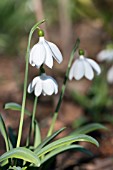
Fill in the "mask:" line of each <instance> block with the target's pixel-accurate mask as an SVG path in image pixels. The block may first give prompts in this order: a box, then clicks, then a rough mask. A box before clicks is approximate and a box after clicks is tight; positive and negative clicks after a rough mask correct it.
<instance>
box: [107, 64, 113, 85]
mask: <svg viewBox="0 0 113 170" xmlns="http://www.w3.org/2000/svg"><path fill="white" fill-rule="evenodd" d="M107 80H108V83H113V66H112V67H111V68H110V69H109V71H108V73H107Z"/></svg>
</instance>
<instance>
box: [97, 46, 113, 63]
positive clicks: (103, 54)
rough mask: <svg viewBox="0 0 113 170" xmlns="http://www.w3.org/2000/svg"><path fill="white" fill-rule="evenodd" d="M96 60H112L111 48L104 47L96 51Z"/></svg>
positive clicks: (112, 51) (112, 52)
mask: <svg viewBox="0 0 113 170" xmlns="http://www.w3.org/2000/svg"><path fill="white" fill-rule="evenodd" d="M97 59H98V61H105V60H107V61H112V60H113V49H112V50H111V49H105V50H102V51H100V52H99V53H98V55H97Z"/></svg>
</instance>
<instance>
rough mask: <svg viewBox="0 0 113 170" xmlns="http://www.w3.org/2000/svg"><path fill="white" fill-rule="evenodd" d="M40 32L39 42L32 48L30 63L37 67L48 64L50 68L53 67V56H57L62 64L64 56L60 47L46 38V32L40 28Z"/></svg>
mask: <svg viewBox="0 0 113 170" xmlns="http://www.w3.org/2000/svg"><path fill="white" fill-rule="evenodd" d="M38 34H39V42H38V43H37V44H35V45H34V46H33V48H32V49H31V52H30V58H29V63H30V64H31V65H32V66H36V67H37V68H40V66H41V65H42V64H46V65H47V66H48V67H49V68H52V67H53V58H55V60H56V61H57V62H58V63H59V64H60V63H61V62H62V60H63V57H62V54H61V52H60V50H59V49H58V47H57V46H56V45H55V44H53V43H51V42H49V41H46V40H45V38H44V32H43V31H42V30H39V32H38Z"/></svg>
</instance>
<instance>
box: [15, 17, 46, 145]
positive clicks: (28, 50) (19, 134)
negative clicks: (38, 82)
mask: <svg viewBox="0 0 113 170" xmlns="http://www.w3.org/2000/svg"><path fill="white" fill-rule="evenodd" d="M43 22H45V20H43V21H40V22H38V23H36V24H35V25H34V26H33V27H32V29H31V31H30V34H29V39H28V45H27V51H26V67H25V77H24V90H23V100H22V109H21V116H20V124H19V130H18V138H17V145H16V147H19V146H20V142H21V136H22V128H23V121H24V112H25V103H26V94H27V80H28V66H29V54H30V43H31V38H32V34H33V32H34V31H35V30H36V29H37V27H38V26H39V25H40V24H42V23H43Z"/></svg>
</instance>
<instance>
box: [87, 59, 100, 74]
mask: <svg viewBox="0 0 113 170" xmlns="http://www.w3.org/2000/svg"><path fill="white" fill-rule="evenodd" d="M86 60H87V61H88V62H89V63H90V64H91V66H92V67H93V69H94V70H95V71H96V72H97V74H98V75H99V74H100V73H101V69H100V66H99V65H98V64H97V63H96V62H95V61H94V60H92V59H89V58H86Z"/></svg>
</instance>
